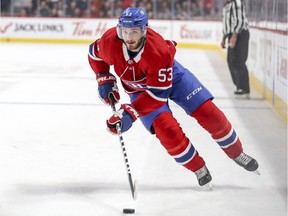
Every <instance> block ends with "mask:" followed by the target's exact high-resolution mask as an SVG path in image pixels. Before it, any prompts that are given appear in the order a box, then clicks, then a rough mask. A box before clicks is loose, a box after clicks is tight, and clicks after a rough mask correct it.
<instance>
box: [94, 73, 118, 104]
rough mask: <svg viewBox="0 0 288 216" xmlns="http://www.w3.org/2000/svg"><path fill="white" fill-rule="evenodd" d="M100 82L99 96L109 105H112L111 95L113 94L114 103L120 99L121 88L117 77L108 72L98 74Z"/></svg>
mask: <svg viewBox="0 0 288 216" xmlns="http://www.w3.org/2000/svg"><path fill="white" fill-rule="evenodd" d="M96 80H97V82H98V93H99V98H100V99H101V100H102V101H103V102H104V103H105V104H107V105H110V99H109V97H108V96H109V95H110V93H111V94H112V95H113V99H114V103H117V102H118V101H119V100H120V95H119V90H118V87H117V83H116V77H115V76H114V75H113V74H111V73H107V74H105V75H104V76H98V77H97V78H96Z"/></svg>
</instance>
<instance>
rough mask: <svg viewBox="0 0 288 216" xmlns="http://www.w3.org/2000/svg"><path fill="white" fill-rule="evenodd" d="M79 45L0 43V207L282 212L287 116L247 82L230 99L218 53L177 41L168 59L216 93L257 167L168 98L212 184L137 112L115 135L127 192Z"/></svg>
mask: <svg viewBox="0 0 288 216" xmlns="http://www.w3.org/2000/svg"><path fill="white" fill-rule="evenodd" d="M87 51H88V46H87V45H60V44H21V43H17V44H6V43H4V44H3V43H2V44H0V206H1V207H0V208H1V214H0V215H1V216H118V215H122V209H123V208H135V209H136V213H135V215H139V216H198V215H199V216H200V215H201V216H214V215H215V216H220V215H221V216H242V215H245V216H258V215H259V216H271V215H277V216H285V215H287V125H286V124H285V123H284V122H283V121H282V120H281V119H280V118H279V117H278V116H277V115H276V114H275V112H274V111H273V109H272V108H271V106H270V105H269V104H268V103H266V102H265V101H264V100H262V98H261V97H260V96H259V95H258V94H257V93H256V92H255V91H254V90H253V89H252V100H249V101H244V100H242V101H241V100H235V99H234V98H233V91H234V87H233V85H232V81H231V78H230V74H229V72H228V70H227V65H226V62H225V59H224V58H223V56H221V55H219V53H217V52H214V51H203V50H192V49H178V53H177V59H178V61H180V62H181V63H183V64H184V66H185V67H187V68H189V69H190V70H191V71H193V73H194V74H196V76H197V77H198V78H199V79H200V80H201V81H202V82H203V83H204V84H205V85H206V86H207V87H208V88H209V89H210V90H211V92H212V93H213V94H214V95H215V100H214V102H215V103H216V104H217V105H218V106H219V107H220V108H221V109H222V110H223V112H224V113H225V114H226V115H227V117H228V118H229V119H230V120H231V122H232V124H233V126H234V128H235V129H236V131H237V132H238V135H239V136H240V138H241V140H242V142H243V145H244V149H245V152H246V153H248V154H250V155H251V156H254V157H255V158H256V159H257V160H258V162H259V164H260V168H259V171H260V172H261V175H260V176H257V175H255V174H254V173H249V172H247V171H245V170H244V169H242V168H240V167H239V166H237V165H236V164H235V163H234V162H233V161H231V160H230V159H228V158H227V157H226V155H225V154H224V153H223V152H222V151H221V150H220V149H219V147H218V146H217V145H216V144H215V143H214V141H213V140H212V139H211V138H210V137H209V135H208V134H207V132H206V131H204V130H203V129H202V128H201V127H200V126H199V125H198V124H197V123H196V121H195V120H193V119H192V118H189V117H187V116H186V114H185V113H184V111H183V110H181V109H180V108H179V107H177V106H176V105H175V104H173V103H172V104H171V106H172V109H173V112H174V115H175V116H176V118H177V119H178V120H179V122H180V123H181V126H182V128H183V130H184V131H185V133H186V134H187V136H188V137H189V138H190V139H191V141H192V143H193V144H194V145H195V147H196V148H197V149H198V150H199V152H200V154H201V155H202V156H203V157H204V159H205V160H206V162H207V166H208V167H209V169H210V172H211V174H212V176H213V182H212V185H213V191H207V190H205V188H201V187H199V186H198V184H197V181H196V177H195V175H194V174H193V173H191V172H189V171H187V170H186V169H184V168H183V167H181V166H179V165H177V164H176V163H175V162H174V160H173V159H172V158H171V157H170V156H169V155H168V154H167V153H166V152H165V150H164V148H163V147H162V146H161V145H160V143H159V142H158V140H157V139H156V138H155V137H154V136H152V135H150V134H149V133H148V132H147V131H146V130H145V129H144V127H143V126H142V124H141V122H140V121H137V122H136V123H135V124H134V126H133V127H132V128H131V130H129V131H128V132H126V133H124V134H123V137H124V142H125V145H126V148H127V153H128V158H129V162H130V167H131V171H132V176H133V178H134V179H137V180H138V181H139V193H138V199H137V200H136V201H133V200H132V197H131V194H130V190H129V184H128V179H127V175H126V171H125V165H124V161H123V157H122V154H121V149H120V144H119V141H118V138H117V136H112V135H111V134H110V133H108V132H107V131H106V128H105V120H106V119H107V118H108V117H109V116H110V115H111V109H110V108H109V107H108V106H105V105H102V103H101V102H100V100H99V99H98V96H97V84H96V81H95V78H94V74H93V72H92V71H91V69H90V67H89V65H88V62H87ZM151 64H153V62H152V63H151ZM121 96H122V102H123V103H124V102H128V97H127V96H125V95H124V94H123V93H122V94H121Z"/></svg>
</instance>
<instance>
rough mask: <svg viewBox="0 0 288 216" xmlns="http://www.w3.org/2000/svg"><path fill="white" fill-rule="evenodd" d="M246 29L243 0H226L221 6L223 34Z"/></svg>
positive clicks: (236, 32)
mask: <svg viewBox="0 0 288 216" xmlns="http://www.w3.org/2000/svg"><path fill="white" fill-rule="evenodd" d="M243 29H245V30H248V19H247V16H246V8H245V4H244V2H243V0H227V2H226V3H225V5H224V7H223V34H224V36H227V35H229V34H239V33H240V32H241V31H242V30H243Z"/></svg>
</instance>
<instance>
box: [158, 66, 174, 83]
mask: <svg viewBox="0 0 288 216" xmlns="http://www.w3.org/2000/svg"><path fill="white" fill-rule="evenodd" d="M172 71H173V69H172V67H171V68H162V69H160V70H159V71H158V81H159V82H166V81H171V80H172Z"/></svg>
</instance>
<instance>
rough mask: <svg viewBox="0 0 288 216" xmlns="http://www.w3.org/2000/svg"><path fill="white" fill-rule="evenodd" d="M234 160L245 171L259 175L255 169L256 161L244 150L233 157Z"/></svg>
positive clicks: (256, 167) (256, 166)
mask: <svg viewBox="0 0 288 216" xmlns="http://www.w3.org/2000/svg"><path fill="white" fill-rule="evenodd" d="M234 161H235V162H236V163H237V164H238V165H239V166H241V167H243V168H244V169H246V170H247V171H250V172H255V173H256V174H257V175H260V173H259V172H258V170H257V169H258V167H259V165H258V162H257V161H256V160H255V159H254V158H252V157H251V156H249V155H247V154H245V153H244V152H242V153H241V154H240V155H239V156H238V157H237V158H235V159H234Z"/></svg>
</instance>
